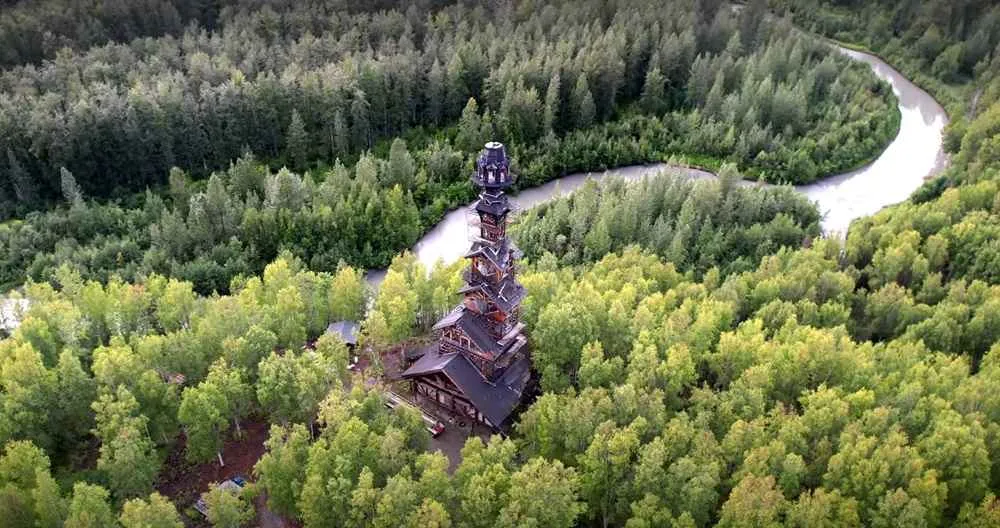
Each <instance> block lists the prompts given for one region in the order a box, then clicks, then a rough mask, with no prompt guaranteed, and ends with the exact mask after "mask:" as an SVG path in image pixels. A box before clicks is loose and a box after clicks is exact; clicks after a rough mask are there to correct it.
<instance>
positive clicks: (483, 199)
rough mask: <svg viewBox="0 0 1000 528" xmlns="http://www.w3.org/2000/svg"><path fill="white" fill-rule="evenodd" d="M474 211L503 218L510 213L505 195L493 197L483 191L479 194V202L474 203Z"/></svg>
mask: <svg viewBox="0 0 1000 528" xmlns="http://www.w3.org/2000/svg"><path fill="white" fill-rule="evenodd" d="M475 209H476V211H480V212H483V213H490V214H493V215H496V216H503V215H504V214H505V213H508V212H510V203H508V201H507V195H506V194H503V193H500V194H499V195H493V194H490V193H489V192H486V191H484V192H482V193H480V194H479V200H477V201H476V205H475Z"/></svg>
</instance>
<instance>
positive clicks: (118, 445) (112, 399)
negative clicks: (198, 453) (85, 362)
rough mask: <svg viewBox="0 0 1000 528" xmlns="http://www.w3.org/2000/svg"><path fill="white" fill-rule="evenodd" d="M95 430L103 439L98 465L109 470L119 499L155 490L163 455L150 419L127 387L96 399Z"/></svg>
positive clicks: (107, 471)
mask: <svg viewBox="0 0 1000 528" xmlns="http://www.w3.org/2000/svg"><path fill="white" fill-rule="evenodd" d="M93 408H94V412H95V413H96V424H97V426H96V428H95V429H94V434H95V435H96V436H97V438H98V439H99V440H100V441H101V454H100V457H99V458H98V459H97V469H99V470H101V471H104V472H105V473H107V476H108V481H109V482H110V485H111V491H112V492H113V493H114V495H115V497H116V498H117V499H119V500H124V499H127V498H131V497H135V496H138V495H144V494H146V493H149V492H150V491H152V487H153V480H154V479H155V478H156V474H157V472H158V470H159V466H160V458H159V455H158V453H157V452H156V450H155V446H154V445H153V441H152V440H151V439H150V438H149V434H148V432H147V431H148V429H147V424H148V421H149V420H148V419H147V418H146V416H145V415H143V414H140V407H139V402H138V400H136V398H135V396H133V395H132V393H130V392H129V391H128V389H127V388H125V387H119V388H118V390H117V392H116V393H115V394H114V395H112V394H107V393H106V394H103V395H102V396H101V397H100V398H99V399H98V400H97V401H95V402H94V403H93Z"/></svg>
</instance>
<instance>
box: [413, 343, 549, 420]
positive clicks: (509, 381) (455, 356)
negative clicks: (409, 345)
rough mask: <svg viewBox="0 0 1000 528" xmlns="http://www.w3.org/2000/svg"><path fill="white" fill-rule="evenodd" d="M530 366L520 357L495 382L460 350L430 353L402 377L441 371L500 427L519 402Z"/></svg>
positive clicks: (525, 359) (484, 414)
mask: <svg viewBox="0 0 1000 528" xmlns="http://www.w3.org/2000/svg"><path fill="white" fill-rule="evenodd" d="M529 369H530V364H529V362H528V360H527V358H521V359H520V360H518V361H515V362H514V363H512V364H511V365H510V366H509V367H507V369H506V370H505V371H504V372H503V374H502V375H501V376H500V377H499V378H498V380H497V382H496V383H490V382H489V381H487V380H486V379H484V378H483V376H482V375H481V374H480V373H479V370H477V369H476V367H475V365H473V364H472V363H470V362H469V360H468V359H466V357H465V356H464V355H462V354H461V353H458V352H452V353H450V354H441V353H440V352H429V353H427V354H426V355H424V357H422V358H420V360H418V361H417V362H416V363H414V364H413V365H412V366H411V367H410V368H409V369H407V370H406V372H404V373H403V378H414V377H419V376H425V375H428V374H434V373H437V372H441V373H443V374H444V375H446V376H448V379H450V380H451V381H452V382H453V383H454V384H455V385H456V386H458V388H459V389H460V390H461V391H462V393H463V394H465V396H466V397H467V398H468V399H469V401H471V402H472V404H473V405H475V406H476V409H478V410H479V412H481V413H483V416H485V417H486V419H487V420H489V421H490V423H491V424H493V425H494V426H496V427H499V426H500V424H502V423H503V422H504V420H506V419H507V417H508V416H510V413H511V412H513V411H514V408H515V407H517V404H518V402H520V401H521V393H522V392H524V387H525V385H526V384H527V381H528V373H529Z"/></svg>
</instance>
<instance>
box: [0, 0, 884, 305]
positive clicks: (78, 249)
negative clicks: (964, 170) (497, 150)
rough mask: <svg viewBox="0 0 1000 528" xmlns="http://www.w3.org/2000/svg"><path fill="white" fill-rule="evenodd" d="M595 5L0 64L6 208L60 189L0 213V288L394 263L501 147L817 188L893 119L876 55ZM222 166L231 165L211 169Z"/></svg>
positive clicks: (249, 34) (673, 13) (370, 20)
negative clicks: (29, 208)
mask: <svg viewBox="0 0 1000 528" xmlns="http://www.w3.org/2000/svg"><path fill="white" fill-rule="evenodd" d="M601 5H602V4H601V3H599V2H595V3H594V5H588V4H582V5H581V4H578V3H573V4H568V3H566V4H563V3H554V4H547V5H546V7H545V8H544V9H540V10H532V9H528V8H527V6H528V4H525V5H524V6H515V7H518V9H516V10H515V12H514V13H510V14H508V15H507V16H506V17H504V18H503V20H507V21H508V22H506V23H505V24H506V25H505V26H503V27H498V26H497V25H496V23H495V22H494V19H495V17H494V16H493V13H491V12H489V11H485V10H484V9H482V8H477V9H469V8H467V7H463V6H462V5H457V6H450V7H446V8H442V9H441V11H440V12H438V13H436V14H434V15H433V16H429V17H420V16H416V15H415V14H414V9H409V8H408V9H405V10H402V11H400V10H394V11H379V12H375V13H368V12H360V13H354V14H350V13H345V12H344V11H341V10H339V9H337V8H336V6H330V5H326V4H322V3H319V4H301V5H300V4H288V5H285V4H280V5H279V4H275V5H267V6H264V7H262V8H261V9H256V10H255V9H249V8H247V9H240V10H228V11H226V12H225V16H224V17H222V18H221V19H220V20H221V21H220V24H219V26H220V29H218V30H216V31H215V32H208V31H205V30H204V29H199V30H198V31H195V30H194V29H189V30H187V31H186V32H185V33H184V34H183V35H182V36H179V37H177V38H174V37H164V38H161V39H144V40H137V41H134V42H132V43H131V44H108V45H106V46H102V47H96V48H92V49H90V50H88V51H81V52H75V53H69V52H67V54H65V56H64V57H63V59H65V60H58V59H57V60H53V61H47V62H45V63H43V64H42V65H40V66H37V67H36V66H25V67H20V68H13V69H10V70H7V71H5V72H3V73H0V89H2V90H3V91H4V92H5V93H8V94H10V95H11V97H10V98H8V99H6V101H7V102H8V103H9V105H8V106H7V107H6V108H7V109H8V110H9V111H10V112H17V113H19V114H20V117H17V118H14V117H11V118H10V119H8V120H0V129H2V128H3V125H2V123H9V124H10V125H11V126H12V127H15V128H12V129H10V130H9V131H8V132H7V133H4V132H3V131H2V130H0V143H3V141H4V139H3V138H7V140H8V141H9V142H10V143H9V144H8V145H9V146H10V148H9V149H8V151H7V152H8V156H7V157H6V162H7V164H8V169H9V170H8V171H7V172H6V173H5V174H7V176H8V180H7V183H6V184H3V183H0V189H2V188H4V185H6V190H7V191H9V192H7V193H6V195H5V196H7V198H8V199H9V202H8V203H9V204H10V205H11V207H12V208H11V209H8V212H13V211H16V210H23V208H24V206H25V205H26V204H29V205H30V204H33V203H34V204H38V205H39V206H41V204H43V203H45V202H47V201H48V199H49V198H51V197H52V196H53V195H57V196H61V198H62V200H61V202H62V203H61V205H59V206H58V207H56V208H54V209H51V210H49V211H47V212H35V213H31V214H29V215H28V216H27V217H26V218H24V219H23V222H22V221H16V222H9V223H7V224H5V225H3V226H2V227H0V247H2V248H3V249H4V250H5V251H4V252H3V257H0V285H4V286H7V287H10V286H15V285H18V284H20V283H22V282H23V281H24V279H25V278H26V277H30V278H32V279H34V280H52V278H53V274H54V273H55V270H56V269H57V268H58V265H59V264H62V263H69V264H71V265H72V266H73V267H74V268H75V269H76V270H77V271H79V272H80V273H81V274H82V276H83V277H85V278H88V279H97V280H100V281H102V282H103V281H107V280H108V278H109V277H110V276H111V275H114V274H116V275H118V276H120V277H122V278H124V279H125V280H135V279H137V278H140V277H142V276H145V275H148V274H151V273H158V274H166V275H170V276H172V277H176V278H179V279H184V280H189V281H192V282H193V283H194V284H195V288H196V290H197V291H199V292H201V293H205V294H207V293H210V292H212V291H220V292H225V291H227V289H228V286H229V281H230V280H231V279H232V278H233V277H235V276H237V275H239V274H259V273H260V272H261V270H262V269H263V267H264V266H265V265H266V264H267V263H268V262H270V261H272V260H273V259H274V258H276V257H277V255H278V253H279V252H280V251H282V250H288V251H290V252H292V253H293V254H295V255H296V256H298V257H299V258H301V259H302V260H303V261H304V262H305V263H306V264H307V265H308V266H309V267H310V268H311V269H313V270H316V271H333V270H334V269H336V267H337V265H338V263H339V262H341V261H344V262H346V263H348V264H351V265H354V266H358V267H363V268H373V267H384V266H386V265H387V264H388V263H389V261H390V259H391V258H392V256H393V255H395V254H396V253H398V252H399V251H402V250H403V249H405V248H408V247H411V246H412V245H413V244H414V243H415V242H416V240H417V238H418V236H419V235H420V234H421V233H422V232H423V230H424V229H426V228H428V227H429V226H430V225H432V224H433V223H434V222H436V221H437V220H438V219H440V218H441V216H442V215H443V213H444V212H445V211H447V210H448V209H450V208H453V207H456V206H459V205H462V204H464V203H466V202H467V201H468V200H470V199H471V198H472V197H473V193H472V188H471V186H470V184H469V183H468V172H467V171H468V167H469V165H470V160H471V156H472V155H473V154H474V153H475V152H477V151H478V149H479V148H480V147H481V145H482V143H483V142H484V141H486V140H488V139H496V138H500V139H503V140H505V141H506V142H507V143H508V145H509V148H510V151H511V153H512V154H513V155H514V157H515V160H524V162H523V163H522V164H520V166H519V167H518V168H517V171H518V174H519V177H520V185H522V186H531V185H535V184H538V183H541V182H544V181H546V180H548V179H550V178H552V177H554V176H557V175H559V174H563V173H567V172H573V171H587V170H598V169H602V168H606V167H609V166H617V165H622V164H628V163H639V162H647V161H658V160H664V159H666V158H667V157H668V156H669V155H670V154H672V153H682V154H685V155H686V156H688V157H689V159H693V160H695V161H697V162H702V163H706V164H708V165H709V166H710V167H718V166H719V161H720V160H725V159H729V160H733V161H735V162H736V163H737V165H738V166H742V167H745V169H746V170H747V171H749V174H751V175H752V176H753V177H755V178H756V177H764V178H765V179H778V180H791V181H809V180H811V179H813V178H815V177H817V176H819V175H823V174H831V173H833V172H836V171H838V170H846V169H847V168H850V167H853V166H854V165H856V164H858V163H859V162H862V161H864V160H867V159H869V158H871V157H872V156H873V155H874V154H875V153H877V152H878V151H879V149H880V148H881V147H882V146H883V145H884V144H885V142H886V141H887V140H888V139H889V138H890V137H891V136H892V135H893V133H894V131H895V126H896V124H897V122H898V115H897V113H896V111H895V108H894V107H893V105H892V101H893V97H892V94H891V90H889V89H888V87H887V85H885V84H884V83H881V82H879V81H877V80H876V79H875V78H874V76H873V75H872V73H871V72H870V71H869V70H868V68H867V67H865V66H864V65H861V64H856V63H853V62H852V61H850V60H849V59H847V58H845V57H842V56H840V54H839V53H836V52H835V51H834V50H832V49H831V48H829V47H827V46H826V45H824V44H822V43H820V42H818V41H816V40H815V39H811V38H807V37H805V36H803V35H801V34H800V33H798V32H796V31H794V30H792V29H791V28H790V27H789V26H788V25H787V24H784V23H781V22H779V21H772V20H767V19H764V18H763V14H762V13H758V14H754V12H753V10H749V9H748V10H745V11H744V12H743V13H741V14H735V13H733V12H732V11H731V10H728V9H720V8H718V7H714V8H709V7H705V8H704V9H703V10H701V11H697V10H693V9H692V8H691V6H689V5H687V4H686V3H679V4H678V5H677V6H673V8H672V9H671V10H668V11H665V10H663V9H662V8H661V6H660V5H659V3H638V4H636V3H627V4H623V5H621V6H614V7H615V10H613V11H611V13H614V15H613V16H612V15H610V14H609V13H607V12H605V11H603V10H602V9H600V6H601ZM606 7H611V6H606ZM668 12H669V14H667V13H668ZM595 21H596V23H595ZM279 22H280V31H279V30H278V27H275V26H274V24H278V23H279ZM265 30H267V31H265ZM501 33H504V34H505V35H506V34H509V35H511V36H509V37H505V38H495V37H494V36H495V35H498V34H501ZM265 58H266V60H265ZM3 112H4V99H3V98H0V114H3ZM539 117H542V119H539ZM456 119H457V124H455V121H456ZM413 127H418V128H413ZM442 127H444V128H442ZM400 133H405V134H406V138H407V139H408V141H404V140H403V139H400V138H395V139H393V140H392V141H389V139H388V138H390V137H392V136H393V135H395V134H400ZM383 139H384V140H383ZM15 143H16V145H15ZM372 147H374V148H375V150H374V154H372V153H371V151H368V150H367V149H369V148H372ZM247 149H249V150H252V151H254V152H256V153H257V154H256V156H255V155H253V154H250V153H248V152H247V151H246V150H247ZM241 153H242V154H241ZM236 156H239V158H236V159H235V160H234V161H230V160H233V158H235V157H236ZM0 157H2V156H0ZM336 159H343V160H347V161H345V162H341V163H338V162H337V161H335V160H336ZM268 160H270V161H272V162H273V164H275V166H281V165H278V164H280V163H284V164H286V165H287V166H288V167H290V168H291V170H284V169H282V170H274V169H268V168H267V166H266V165H267V164H266V163H265V162H266V161H268ZM0 163H2V161H0ZM172 165H178V166H180V167H182V168H184V169H187V171H186V172H185V171H184V170H181V169H179V168H174V169H171V170H169V171H168V168H169V167H170V166H172ZM226 167H228V168H226ZM320 167H321V168H320ZM212 168H226V170H220V171H217V172H214V173H212V175H211V176H210V177H209V178H208V179H207V180H205V179H198V176H199V175H201V174H204V173H205V172H206V171H207V170H208V169H212ZM310 168H312V169H311V170H310ZM168 173H169V174H168ZM165 177H166V180H167V182H166V183H167V184H166V185H162V184H163V180H164V178H165ZM143 186H153V187H152V188H153V191H154V192H147V193H146V194H144V195H143V194H137V195H129V198H128V199H126V200H124V201H121V202H106V201H101V200H95V199H94V198H95V197H103V196H108V195H113V194H116V193H117V191H116V190H115V189H116V188H118V189H120V190H133V191H134V190H139V189H141V188H142V187H143ZM791 199H792V198H789V197H788V195H787V193H786V195H785V196H783V197H782V198H781V199H780V200H791ZM15 203H16V204H18V205H17V206H16V207H15V206H14V204H15ZM0 207H2V206H0ZM780 207H786V206H780ZM788 207H791V206H788ZM807 223H808V222H807ZM331 233H336V236H330V234H331ZM764 251H766V250H762V251H761V252H758V253H757V255H758V256H759V255H761V254H763V253H764ZM751 264H752V263H751ZM705 267H707V266H705Z"/></svg>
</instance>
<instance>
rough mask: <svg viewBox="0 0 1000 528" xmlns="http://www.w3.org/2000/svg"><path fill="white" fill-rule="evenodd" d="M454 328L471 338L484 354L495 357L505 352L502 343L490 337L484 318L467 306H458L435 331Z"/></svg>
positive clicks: (438, 323)
mask: <svg viewBox="0 0 1000 528" xmlns="http://www.w3.org/2000/svg"><path fill="white" fill-rule="evenodd" d="M452 326H457V327H458V328H459V329H461V330H462V332H463V333H464V334H465V335H467V336H469V339H470V340H472V342H473V343H475V345H476V346H477V347H478V348H479V350H482V351H483V352H484V353H487V354H491V355H493V356H494V357H495V356H497V355H499V354H500V353H501V352H503V347H501V346H500V343H498V342H497V341H495V340H494V339H493V337H492V336H490V332H489V330H488V329H487V325H486V321H484V320H483V317H482V316H481V315H479V314H477V313H475V312H473V311H471V310H469V309H467V308H466V307H465V305H463V304H460V305H458V306H456V307H455V309H454V310H452V311H451V312H449V313H448V315H446V316H444V318H442V319H441V320H440V321H438V322H437V324H435V325H434V330H444V329H445V328H449V327H452Z"/></svg>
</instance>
